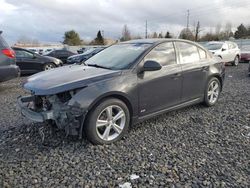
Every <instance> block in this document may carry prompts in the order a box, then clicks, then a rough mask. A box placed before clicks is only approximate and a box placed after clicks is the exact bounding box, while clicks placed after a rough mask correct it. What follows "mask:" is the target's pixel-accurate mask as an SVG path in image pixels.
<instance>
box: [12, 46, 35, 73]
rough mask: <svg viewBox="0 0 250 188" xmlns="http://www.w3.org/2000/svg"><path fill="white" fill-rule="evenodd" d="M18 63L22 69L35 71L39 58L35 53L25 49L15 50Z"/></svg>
mask: <svg viewBox="0 0 250 188" xmlns="http://www.w3.org/2000/svg"><path fill="white" fill-rule="evenodd" d="M15 52H16V58H17V62H16V63H17V65H18V66H19V68H20V69H21V70H22V71H31V72H32V71H35V70H37V67H38V64H37V58H36V57H35V56H34V55H33V53H31V52H28V51H25V50H15Z"/></svg>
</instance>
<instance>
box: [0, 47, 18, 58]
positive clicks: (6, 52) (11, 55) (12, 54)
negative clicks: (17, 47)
mask: <svg viewBox="0 0 250 188" xmlns="http://www.w3.org/2000/svg"><path fill="white" fill-rule="evenodd" d="M2 53H3V54H4V55H6V56H7V57H9V58H15V55H16V54H15V52H14V51H13V50H11V49H3V50H2Z"/></svg>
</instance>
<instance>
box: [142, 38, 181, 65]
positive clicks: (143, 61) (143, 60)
mask: <svg viewBox="0 0 250 188" xmlns="http://www.w3.org/2000/svg"><path fill="white" fill-rule="evenodd" d="M165 43H172V45H173V49H174V54H175V62H176V63H175V64H170V65H161V63H160V62H158V63H160V65H161V66H162V68H165V67H169V66H173V65H178V64H179V63H178V56H177V50H176V46H175V41H164V42H162V43H159V44H157V45H155V46H154V47H152V48H151V49H150V50H149V51H148V52H147V53H146V54H145V55H144V57H143V58H142V60H141V62H140V63H139V65H140V64H142V65H143V63H145V58H146V56H147V55H148V54H149V53H150V52H151V51H152V50H154V49H155V48H157V47H158V46H160V45H163V44H165Z"/></svg>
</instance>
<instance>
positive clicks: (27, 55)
mask: <svg viewBox="0 0 250 188" xmlns="http://www.w3.org/2000/svg"><path fill="white" fill-rule="evenodd" d="M16 56H17V57H21V58H32V57H33V54H32V53H29V52H26V51H21V50H16Z"/></svg>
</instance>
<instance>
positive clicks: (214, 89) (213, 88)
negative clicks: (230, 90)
mask: <svg viewBox="0 0 250 188" xmlns="http://www.w3.org/2000/svg"><path fill="white" fill-rule="evenodd" d="M220 92H221V83H220V81H219V80H218V79H217V78H215V77H213V78H211V79H210V80H209V82H208V84H207V87H206V90H205V99H204V104H205V105H206V106H208V107H210V106H214V105H215V104H216V103H217V102H218V99H219V96H220Z"/></svg>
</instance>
